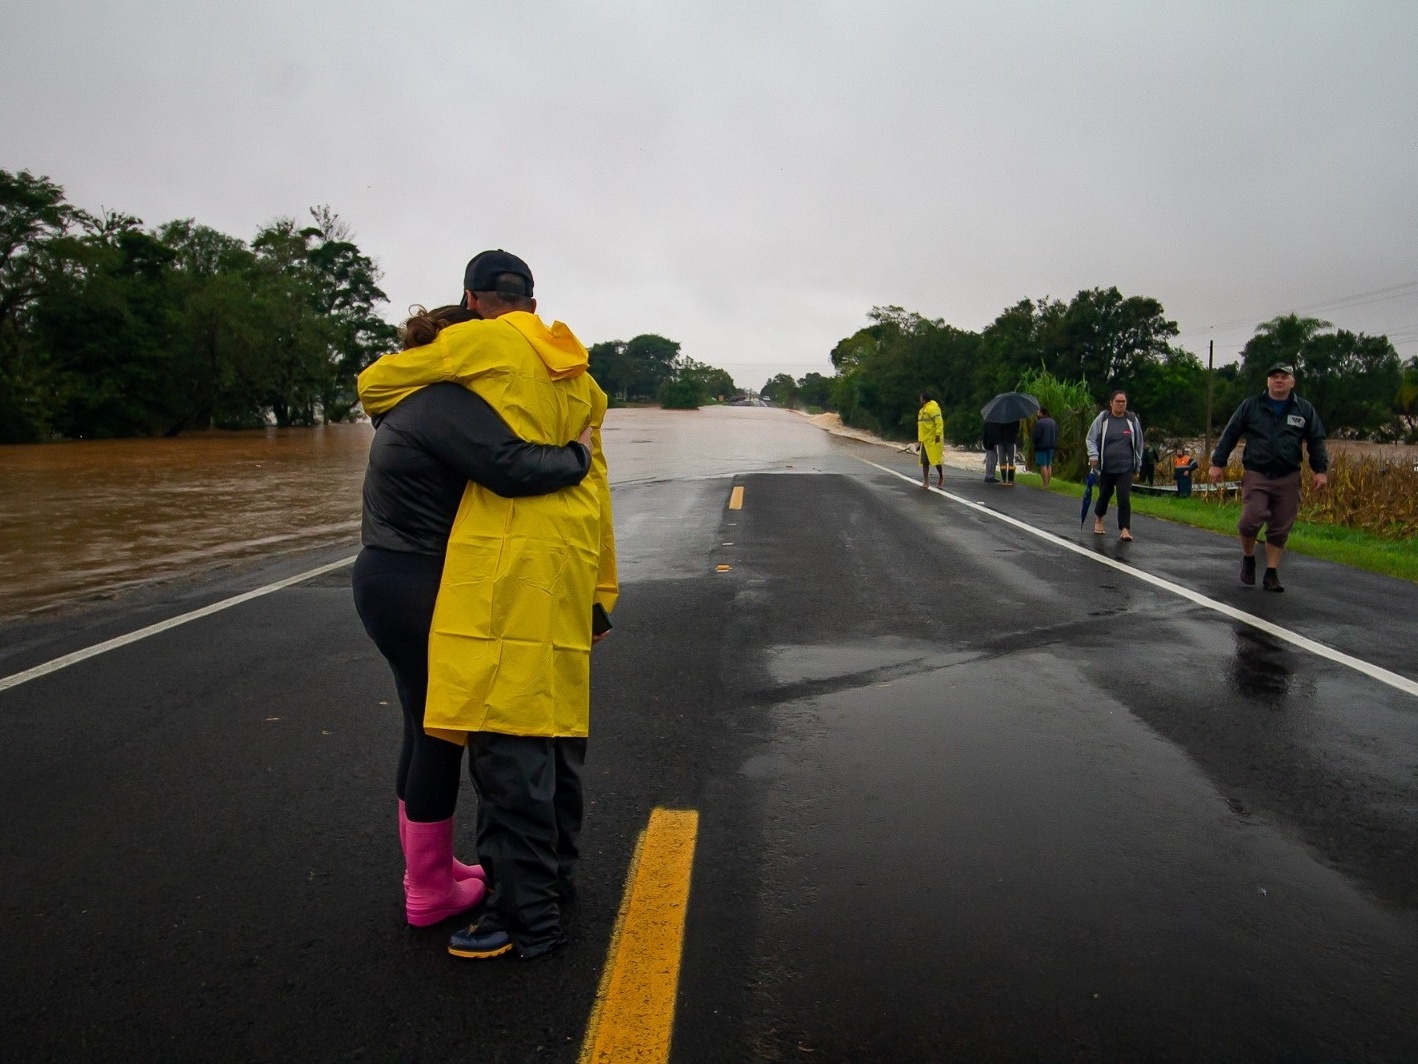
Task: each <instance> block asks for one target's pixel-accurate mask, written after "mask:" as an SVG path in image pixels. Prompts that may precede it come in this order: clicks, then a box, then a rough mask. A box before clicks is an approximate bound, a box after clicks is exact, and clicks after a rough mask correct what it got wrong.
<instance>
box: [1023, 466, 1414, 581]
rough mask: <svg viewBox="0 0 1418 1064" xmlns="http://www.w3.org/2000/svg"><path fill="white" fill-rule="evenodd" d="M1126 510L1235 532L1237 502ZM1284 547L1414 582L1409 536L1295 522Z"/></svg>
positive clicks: (1060, 483)
mask: <svg viewBox="0 0 1418 1064" xmlns="http://www.w3.org/2000/svg"><path fill="white" fill-rule="evenodd" d="M1019 479H1020V481H1021V482H1028V483H1033V484H1035V485H1037V484H1038V483H1039V477H1038V475H1037V474H1033V473H1027V474H1020V475H1019ZM1049 490H1050V491H1052V492H1054V493H1055V494H1057V495H1070V496H1072V497H1073V498H1075V499H1078V500H1080V501H1081V500H1082V499H1083V485H1082V484H1078V483H1073V482H1070V481H1066V480H1060V479H1059V478H1058V477H1054V478H1053V480H1052V481H1051V482H1050V484H1049ZM1132 511H1133V513H1138V514H1146V515H1147V516H1148V517H1158V518H1161V519H1162V520H1164V521H1175V522H1177V523H1178V524H1181V525H1191V526H1192V527H1193V528H1204V529H1207V530H1208V531H1211V532H1218V533H1221V534H1222V535H1226V536H1235V534H1236V520H1237V518H1239V517H1240V516H1241V504H1240V503H1239V502H1232V503H1221V504H1217V503H1214V502H1207V501H1205V500H1202V499H1198V498H1191V499H1178V498H1169V497H1167V496H1158V495H1137V494H1134V495H1133V497H1132ZM1285 549H1286V550H1293V551H1295V552H1296V553H1299V554H1308V555H1310V556H1311V557H1312V558H1323V559H1324V560H1325V561H1330V562H1339V563H1340V564H1342V565H1352V566H1353V567H1354V568H1355V569H1363V570H1366V571H1367V572H1371V573H1381V574H1383V575H1384V576H1396V577H1398V578H1399V579H1400V580H1412V581H1414V582H1415V583H1418V541H1415V540H1411V539H1382V538H1380V537H1379V536H1375V535H1372V534H1371V533H1368V532H1363V531H1361V530H1359V529H1355V528H1346V527H1345V526H1343V525H1322V524H1315V523H1314V522H1312V521H1296V522H1295V527H1294V528H1293V529H1291V530H1290V539H1289V541H1288V542H1287V543H1286V544H1285Z"/></svg>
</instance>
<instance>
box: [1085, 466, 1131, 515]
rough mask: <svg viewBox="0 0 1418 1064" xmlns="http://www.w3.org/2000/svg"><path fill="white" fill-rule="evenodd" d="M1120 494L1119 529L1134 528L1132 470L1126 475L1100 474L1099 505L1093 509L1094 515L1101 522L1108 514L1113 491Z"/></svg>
mask: <svg viewBox="0 0 1418 1064" xmlns="http://www.w3.org/2000/svg"><path fill="white" fill-rule="evenodd" d="M1114 489H1117V493H1118V529H1119V530H1122V529H1124V528H1128V529H1130V528H1132V470H1131V469H1129V470H1128V471H1127V472H1126V473H1099V474H1098V505H1097V506H1095V507H1094V508H1093V513H1094V515H1095V516H1096V517H1097V518H1098V519H1099V520H1100V521H1101V520H1102V519H1103V515H1104V514H1106V513H1107V512H1108V500H1109V499H1111V498H1112V497H1113V490H1114Z"/></svg>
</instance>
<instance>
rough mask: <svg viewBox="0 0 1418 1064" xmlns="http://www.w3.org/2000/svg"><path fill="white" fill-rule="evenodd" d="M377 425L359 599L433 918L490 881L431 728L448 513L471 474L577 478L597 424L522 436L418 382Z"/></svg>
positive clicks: (448, 318)
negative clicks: (467, 845) (431, 637)
mask: <svg viewBox="0 0 1418 1064" xmlns="http://www.w3.org/2000/svg"><path fill="white" fill-rule="evenodd" d="M471 317H472V315H471V314H469V313H468V312H467V311H466V310H464V309H462V308H460V307H455V306H449V307H441V308H439V309H437V310H434V311H430V312H421V313H419V314H416V315H415V316H414V317H412V318H410V319H409V320H408V322H406V323H405V326H404V345H405V347H406V348H408V347H415V346H420V345H422V344H426V343H429V342H431V341H432V340H433V338H434V337H435V336H437V335H438V333H439V332H441V331H442V330H443V329H444V328H445V327H446V326H448V325H450V324H454V323H456V322H461V321H467V320H470V319H471ZM374 426H375V428H374V439H373V441H371V443H370V447H369V465H368V468H367V469H366V470H365V474H364V493H363V495H364V512H363V517H362V520H361V523H360V541H361V543H362V544H363V549H362V550H361V551H360V554H359V557H358V558H356V559H355V565H354V574H353V588H354V600H355V610H356V612H358V614H359V618H360V621H361V622H362V623H363V624H364V628H365V631H366V632H368V633H369V636H370V638H371V639H372V640H373V641H374V645H375V646H376V647H378V649H379V652H380V653H381V654H383V655H384V657H385V658H386V659H387V660H388V662H389V668H390V671H392V672H393V674H394V687H395V690H396V691H397V692H398V696H399V705H400V707H401V708H402V710H403V718H404V720H403V742H402V744H401V746H400V749H399V757H398V762H397V769H396V772H395V778H394V791H395V794H396V795H397V797H398V801H399V845H400V848H401V849H402V850H403V852H404V910H405V917H406V919H407V920H408V922H409V923H410V924H411V925H413V926H415V927H427V926H429V925H431V924H436V923H438V922H439V921H441V920H445V919H447V918H448V917H450V916H455V915H457V914H458V913H461V912H464V911H466V910H468V909H471V908H472V907H473V906H475V905H477V904H478V902H480V901H481V900H482V899H483V895H484V893H485V890H486V888H485V886H484V882H483V880H484V873H483V869H482V868H481V867H479V866H478V865H465V864H463V863H462V862H461V861H458V860H457V859H456V858H455V857H454V856H453V836H454V825H453V814H454V811H455V809H456V806H457V803H458V782H459V778H460V777H461V776H462V773H463V744H462V742H461V741H450V740H449V739H448V738H446V737H440V736H437V735H430V734H429V733H428V732H426V731H425V730H424V705H425V699H426V696H427V691H428V633H429V628H430V626H431V624H432V622H433V611H434V602H435V600H436V599H437V597H438V586H439V581H440V578H441V576H442V573H443V564H444V555H445V552H446V550H447V546H448V535H449V532H450V531H451V530H452V527H453V518H454V516H455V515H456V514H457V512H458V504H459V502H460V501H461V500H462V498H463V494H464V491H465V489H466V488H467V486H468V483H469V482H470V481H471V482H473V483H476V484H480V485H482V487H483V488H485V489H486V490H487V491H490V492H494V493H496V494H497V495H500V496H504V497H506V498H516V497H518V496H524V495H530V494H541V493H546V492H553V491H556V490H557V489H559V488H564V487H568V486H571V485H574V484H579V483H580V482H581V481H582V479H584V478H585V476H586V474H587V472H588V471H589V470H590V468H591V433H590V430H589V428H588V429H587V430H586V431H585V432H583V433H582V435H581V436H580V437H579V438H578V440H576V441H575V442H572V443H569V444H567V445H566V446H564V447H559V446H549V445H542V444H534V443H527V442H526V441H524V440H522V439H520V438H519V437H517V436H515V435H514V434H513V433H512V430H511V429H509V428H508V427H507V424H506V423H505V422H504V421H503V420H502V419H501V418H500V417H498V416H497V414H496V413H495V412H494V411H493V409H492V407H490V406H488V404H487V402H486V401H485V400H483V399H482V398H480V397H479V396H477V395H475V394H473V393H472V392H470V391H468V390H467V389H466V388H461V387H459V386H458V385H456V384H437V385H434V386H432V387H430V388H425V389H423V390H422V391H420V392H418V393H416V394H415V395H412V396H410V397H409V399H408V400H407V401H405V402H403V403H400V404H399V405H398V406H396V407H395V408H394V409H392V410H390V411H389V412H388V413H387V414H384V415H381V416H377V417H375V418H374ZM457 738H458V739H459V740H461V737H457Z"/></svg>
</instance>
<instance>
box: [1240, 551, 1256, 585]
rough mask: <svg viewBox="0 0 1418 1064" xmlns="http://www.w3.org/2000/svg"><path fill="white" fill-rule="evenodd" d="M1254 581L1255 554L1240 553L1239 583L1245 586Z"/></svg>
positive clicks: (1252, 583)
mask: <svg viewBox="0 0 1418 1064" xmlns="http://www.w3.org/2000/svg"><path fill="white" fill-rule="evenodd" d="M1255 582H1256V556H1255V555H1254V554H1242V555H1241V583H1243V584H1245V585H1246V586H1247V587H1250V586H1252V585H1254V584H1255Z"/></svg>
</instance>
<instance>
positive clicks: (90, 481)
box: [0, 408, 829, 619]
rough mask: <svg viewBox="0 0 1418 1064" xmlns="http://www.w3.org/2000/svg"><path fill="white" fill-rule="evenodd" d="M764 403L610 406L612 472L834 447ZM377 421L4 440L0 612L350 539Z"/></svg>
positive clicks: (622, 475)
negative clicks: (755, 406)
mask: <svg viewBox="0 0 1418 1064" xmlns="http://www.w3.org/2000/svg"><path fill="white" fill-rule="evenodd" d="M755 413H759V414H761V411H753V410H743V409H738V408H718V409H711V410H704V411H700V412H698V413H695V414H685V413H682V412H679V413H677V412H672V411H662V410H658V409H654V410H611V411H609V413H608V415H607V423H606V429H605V433H604V437H603V439H604V444H605V447H606V452H607V455H608V456H609V459H610V466H611V474H612V480H613V481H614V482H615V483H629V482H635V481H639V480H652V479H656V478H662V477H667V476H668V477H699V476H708V475H715V474H722V473H723V471H724V470H726V469H729V470H751V469H758V468H763V467H764V465H765V464H770V465H771V464H772V463H774V462H777V461H779V460H780V459H782V458H784V457H785V456H792V455H795V454H799V453H801V452H803V451H804V450H806V452H807V453H809V454H811V453H823V452H824V451H825V449H826V448H827V447H828V446H829V443H828V440H827V437H826V436H825V435H824V434H822V433H816V432H810V431H809V432H804V430H803V427H802V426H801V425H800V424H797V423H796V422H787V423H779V424H778V425H775V426H765V425H764V424H763V423H762V422H763V418H762V417H761V416H760V417H759V418H758V421H757V423H755V425H754V431H753V432H751V433H750V432H744V431H742V427H743V425H744V424H745V423H746V422H745V419H746V418H752V417H753V416H754V414H755ZM372 435H373V429H372V427H371V426H370V425H369V424H367V423H366V424H340V425H326V426H323V427H321V428H314V429H268V430H266V431H264V432H208V433H193V434H189V435H186V436H180V437H177V438H175V439H138V440H91V441H90V440H80V441H73V442H66V443H58V444H26V445H19V446H11V447H0V587H3V588H4V595H3V598H0V619H3V618H6V617H14V616H16V615H19V614H24V613H27V612H30V611H33V610H38V609H44V608H47V607H54V606H61V605H67V604H72V603H75V602H79V601H84V600H90V599H96V598H110V597H112V596H113V595H115V594H117V593H119V592H121V591H123V590H124V589H131V588H133V587H136V586H140V585H143V584H148V583H152V582H153V581H156V580H162V579H167V578H171V577H174V576H180V575H182V574H184V573H188V572H191V571H193V570H198V569H203V568H209V567H212V566H216V565H221V564H224V563H230V562H234V561H238V560H249V559H252V558H260V557H266V556H270V555H272V554H276V553H292V552H296V551H305V550H310V549H314V548H320V547H325V546H329V545H333V544H340V543H348V542H350V540H351V536H352V534H353V535H354V536H355V537H356V538H357V536H358V529H359V510H360V483H361V481H362V480H363V477H364V466H365V461H366V458H367V456H368V453H369V441H370V438H371V437H372Z"/></svg>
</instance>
